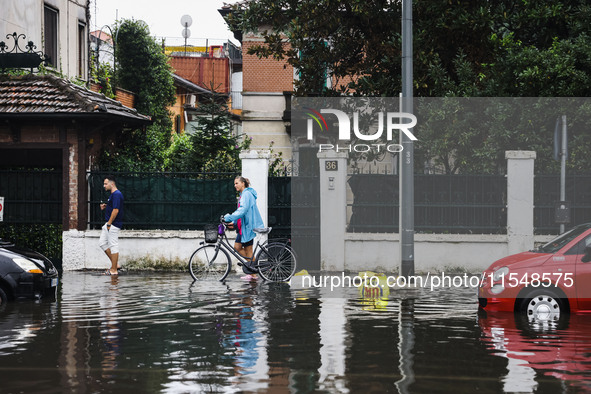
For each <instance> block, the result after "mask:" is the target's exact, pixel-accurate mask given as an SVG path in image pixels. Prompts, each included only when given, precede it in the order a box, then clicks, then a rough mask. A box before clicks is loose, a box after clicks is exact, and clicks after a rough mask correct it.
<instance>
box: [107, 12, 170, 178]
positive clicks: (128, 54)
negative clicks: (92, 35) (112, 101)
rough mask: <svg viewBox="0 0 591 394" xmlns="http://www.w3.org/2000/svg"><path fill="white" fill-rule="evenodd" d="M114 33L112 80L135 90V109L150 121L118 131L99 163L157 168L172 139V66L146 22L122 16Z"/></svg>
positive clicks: (124, 87)
mask: <svg viewBox="0 0 591 394" xmlns="http://www.w3.org/2000/svg"><path fill="white" fill-rule="evenodd" d="M114 36H115V37H117V42H116V43H115V58H116V62H117V67H116V73H115V84H116V86H118V87H120V88H123V89H126V90H129V91H132V92H134V93H135V94H136V109H137V110H138V112H139V113H141V114H144V115H149V116H150V117H151V118H152V121H153V124H152V125H150V126H148V127H147V129H146V131H145V132H144V131H142V130H126V131H123V132H122V133H120V134H119V135H118V136H117V139H116V141H115V144H114V149H112V150H110V151H106V152H104V154H103V155H102V157H101V158H100V161H99V165H100V166H101V168H109V169H112V170H155V169H160V168H161V167H162V164H163V152H164V151H165V150H166V149H167V148H168V147H169V146H170V144H171V140H172V138H171V133H172V120H171V118H170V116H171V115H170V112H169V111H168V107H170V106H171V105H172V104H174V102H175V100H176V97H175V87H174V81H173V78H172V74H171V71H172V70H171V68H170V65H169V64H168V61H167V57H166V55H165V54H164V53H163V51H162V48H161V46H160V45H159V44H158V43H157V42H156V41H155V40H154V38H153V37H151V36H150V31H149V29H148V25H147V24H146V23H145V22H143V21H140V20H130V19H124V20H122V21H120V22H119V23H118V24H117V25H116V26H115V34H114Z"/></svg>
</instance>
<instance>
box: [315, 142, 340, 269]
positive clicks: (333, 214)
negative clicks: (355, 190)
mask: <svg viewBox="0 0 591 394" xmlns="http://www.w3.org/2000/svg"><path fill="white" fill-rule="evenodd" d="M318 159H319V160H320V269H321V270H323V271H344V270H345V233H346V232H347V152H335V151H327V152H320V153H318Z"/></svg>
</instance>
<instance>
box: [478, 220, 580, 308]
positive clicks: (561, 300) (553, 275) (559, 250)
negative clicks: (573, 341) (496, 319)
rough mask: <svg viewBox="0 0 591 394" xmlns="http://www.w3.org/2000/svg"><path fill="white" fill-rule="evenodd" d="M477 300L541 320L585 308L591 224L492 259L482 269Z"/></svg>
mask: <svg viewBox="0 0 591 394" xmlns="http://www.w3.org/2000/svg"><path fill="white" fill-rule="evenodd" d="M478 300H479V304H480V308H482V309H484V310H486V311H521V312H526V313H527V314H528V315H532V316H533V315H536V316H538V317H540V318H546V319H548V318H550V319H558V318H559V317H560V314H561V313H564V312H569V311H570V312H579V311H591V223H587V224H583V225H580V226H577V227H574V228H573V229H572V230H570V231H568V232H566V233H564V234H561V235H560V236H558V237H556V238H555V239H553V240H552V241H550V242H548V243H547V244H545V245H543V246H541V247H539V248H538V249H535V250H531V251H529V252H523V253H519V254H515V255H512V256H508V257H505V258H502V259H500V260H498V261H496V262H494V263H493V264H492V265H491V266H490V267H489V268H487V269H486V270H485V271H484V273H483V280H482V284H481V286H480V289H479V292H478Z"/></svg>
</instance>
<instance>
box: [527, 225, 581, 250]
mask: <svg viewBox="0 0 591 394" xmlns="http://www.w3.org/2000/svg"><path fill="white" fill-rule="evenodd" d="M588 229H589V226H578V227H575V228H573V229H572V230H569V231H567V232H566V233H564V234H560V235H559V236H558V237H556V238H554V239H553V240H552V241H550V242H548V243H547V244H545V245H542V246H540V247H539V248H538V249H537V250H536V252H543V253H556V252H558V251H559V250H560V249H562V248H563V247H564V246H565V245H566V244H568V243H569V242H570V241H572V240H573V239H575V238H577V237H578V236H579V235H581V234H583V233H584V232H585V231H587V230H588Z"/></svg>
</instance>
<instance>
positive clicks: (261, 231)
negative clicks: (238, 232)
mask: <svg viewBox="0 0 591 394" xmlns="http://www.w3.org/2000/svg"><path fill="white" fill-rule="evenodd" d="M271 228H272V227H263V228H253V229H252V231H254V232H255V233H257V234H269V233H270V232H271Z"/></svg>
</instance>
